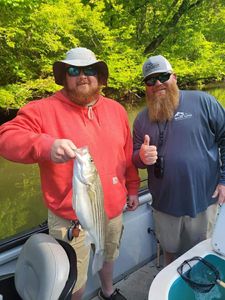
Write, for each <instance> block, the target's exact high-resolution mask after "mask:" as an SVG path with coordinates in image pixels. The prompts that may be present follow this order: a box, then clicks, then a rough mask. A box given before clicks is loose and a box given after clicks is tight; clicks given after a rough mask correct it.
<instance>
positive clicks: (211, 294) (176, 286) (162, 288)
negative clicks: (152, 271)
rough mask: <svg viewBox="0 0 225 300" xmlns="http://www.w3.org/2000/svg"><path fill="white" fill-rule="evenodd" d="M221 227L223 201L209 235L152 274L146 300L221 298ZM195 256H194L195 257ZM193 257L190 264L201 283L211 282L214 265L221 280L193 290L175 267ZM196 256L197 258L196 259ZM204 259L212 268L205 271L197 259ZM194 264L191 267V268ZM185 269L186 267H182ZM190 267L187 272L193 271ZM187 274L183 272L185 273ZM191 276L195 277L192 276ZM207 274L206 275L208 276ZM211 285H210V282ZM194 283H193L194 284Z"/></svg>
mask: <svg viewBox="0 0 225 300" xmlns="http://www.w3.org/2000/svg"><path fill="white" fill-rule="evenodd" d="M224 227H225V204H223V205H222V206H221V207H220V209H219V211H218V215H217V220H216V224H215V226H214V229H213V234H212V237H211V238H209V239H206V240H204V241H202V242H200V243H198V244H197V245H195V246H194V247H192V248H191V249H190V250H188V251H187V252H185V253H184V254H183V255H181V256H180V257H178V258H177V259H176V260H175V261H173V262H172V263H171V264H169V265H168V266H166V267H165V268H164V269H162V270H161V271H160V272H159V273H158V274H157V276H156V277H155V278H154V280H153V282H152V284H151V286H150V290H149V294H148V300H156V299H157V300H180V299H182V300H197V299H199V300H200V299H204V300H213V299H217V300H223V299H225V283H224V281H225V239H224ZM196 257H197V258H198V259H196ZM193 258H194V261H195V263H194V264H193V266H192V268H193V270H196V271H195V272H197V275H198V276H200V277H197V275H196V278H197V279H198V280H199V278H201V281H200V282H201V283H205V281H204V280H206V279H207V280H209V282H211V280H212V278H213V276H212V275H213V273H214V269H215V272H216V273H217V272H218V276H220V280H222V284H221V286H220V284H215V285H214V286H213V287H212V289H209V290H207V292H203V291H204V289H203V288H208V287H207V286H205V287H204V286H200V287H199V288H198V290H197V291H196V290H195V288H193V286H192V285H188V284H187V283H186V282H185V280H184V279H183V278H182V277H181V276H180V274H179V273H178V268H180V266H182V265H183V266H184V263H186V262H188V264H189V266H190V265H191V261H193ZM199 258H200V260H199ZM202 259H203V260H204V261H205V260H206V261H207V262H208V263H210V264H212V265H213V271H212V270H210V272H208V274H210V275H208V274H207V272H206V269H204V267H203V265H202V264H201V263H199V262H200V261H201V260H202ZM194 268H195V269H194ZM185 271H186V272H187V270H185ZM193 272H194V271H192V273H191V274H193ZM185 274H187V273H185ZM207 276H209V277H207ZM194 278H195V277H194ZM208 278H209V279H208ZM210 286H211V285H210ZM194 287H195V286H194Z"/></svg>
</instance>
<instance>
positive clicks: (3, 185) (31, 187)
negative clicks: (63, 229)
mask: <svg viewBox="0 0 225 300" xmlns="http://www.w3.org/2000/svg"><path fill="white" fill-rule="evenodd" d="M207 91H208V92H209V93H210V94H212V95H214V96H215V97H216V98H217V99H218V100H219V101H220V103H221V104H222V105H223V106H224V107H225V86H221V87H220V88H208V89H207ZM144 106H145V101H144V100H143V99H140V103H139V104H138V105H135V106H130V105H127V106H126V109H127V111H128V114H129V120H130V124H131V127H132V124H133V120H134V118H135V117H136V115H137V113H138V112H139V111H140V110H141V109H142V108H143V107H144ZM145 174H146V173H145V171H142V173H141V174H140V175H141V177H142V178H144V177H145V176H146V175H145ZM0 204H1V205H0V207H1V210H0V239H3V238H6V237H9V236H12V235H14V234H16V233H18V232H22V231H24V230H26V229H28V228H32V227H35V226H36V225H37V224H40V223H42V222H43V221H44V220H46V218H47V210H46V208H45V207H44V204H43V201H42V194H41V188H40V181H39V171H38V167H37V165H24V164H17V163H13V162H9V161H7V160H4V159H3V158H1V157H0Z"/></svg>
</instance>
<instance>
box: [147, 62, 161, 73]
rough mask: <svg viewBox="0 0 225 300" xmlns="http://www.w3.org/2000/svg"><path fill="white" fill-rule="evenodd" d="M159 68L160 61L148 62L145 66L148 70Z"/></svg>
mask: <svg viewBox="0 0 225 300" xmlns="http://www.w3.org/2000/svg"><path fill="white" fill-rule="evenodd" d="M157 68H159V63H151V62H150V63H148V64H147V65H146V67H145V71H146V72H148V71H151V70H154V69H157Z"/></svg>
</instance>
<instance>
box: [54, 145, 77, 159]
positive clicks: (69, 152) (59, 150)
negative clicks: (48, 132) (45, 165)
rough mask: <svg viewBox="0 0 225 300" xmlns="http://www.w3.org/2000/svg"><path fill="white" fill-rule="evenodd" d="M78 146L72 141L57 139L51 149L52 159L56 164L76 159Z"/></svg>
mask: <svg viewBox="0 0 225 300" xmlns="http://www.w3.org/2000/svg"><path fill="white" fill-rule="evenodd" d="M75 149H76V146H75V145H74V143H73V142H72V141H71V140H67V139H56V140H55V141H54V143H53V145H52V149H51V159H52V161H54V162H56V163H63V162H66V161H68V160H70V159H73V158H75V156H76V155H75V151H74V150H75Z"/></svg>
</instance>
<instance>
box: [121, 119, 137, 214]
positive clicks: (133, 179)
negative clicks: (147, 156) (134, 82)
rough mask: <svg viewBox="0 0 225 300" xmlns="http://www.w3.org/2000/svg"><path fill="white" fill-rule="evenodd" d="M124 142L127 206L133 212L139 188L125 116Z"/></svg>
mask: <svg viewBox="0 0 225 300" xmlns="http://www.w3.org/2000/svg"><path fill="white" fill-rule="evenodd" d="M125 127H126V128H125V130H126V141H125V145H124V153H125V156H126V174H125V177H126V188H127V191H128V204H129V205H130V206H131V207H133V210H134V209H135V208H136V207H137V206H138V196H137V195H138V189H139V186H140V178H139V176H138V171H137V168H136V167H135V166H134V164H133V162H132V152H133V142H132V137H131V132H130V127H129V123H128V118H127V115H126V116H125Z"/></svg>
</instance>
